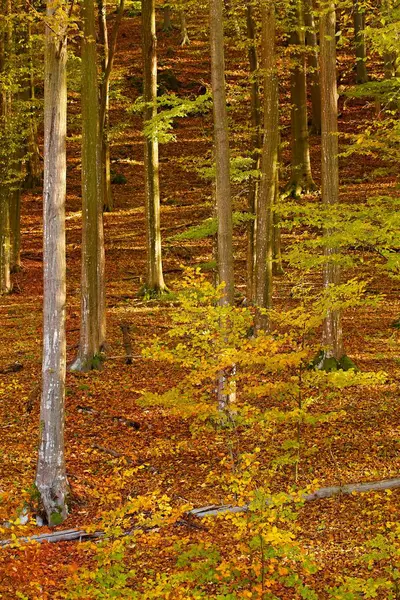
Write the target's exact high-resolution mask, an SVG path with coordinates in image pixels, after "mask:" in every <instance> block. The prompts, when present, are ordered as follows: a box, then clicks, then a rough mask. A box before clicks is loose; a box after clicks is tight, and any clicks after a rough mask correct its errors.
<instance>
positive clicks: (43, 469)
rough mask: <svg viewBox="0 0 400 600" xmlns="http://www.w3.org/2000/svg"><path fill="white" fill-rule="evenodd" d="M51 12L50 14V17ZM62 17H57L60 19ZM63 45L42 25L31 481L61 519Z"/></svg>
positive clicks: (54, 7)
mask: <svg viewBox="0 0 400 600" xmlns="http://www.w3.org/2000/svg"><path fill="white" fill-rule="evenodd" d="M61 11H62V7H60V3H59V2H58V1H56V0H49V1H48V3H47V15H48V16H50V17H53V20H52V23H54V25H55V26H57V25H58V21H57V18H56V17H57V16H58V15H60V16H62V14H61ZM54 17H55V18H54ZM61 21H62V19H61ZM66 60H67V45H66V39H65V37H64V33H63V31H60V32H59V35H55V34H54V33H53V31H51V30H50V29H49V28H48V27H46V37H45V91H44V105H45V111H44V188H43V227H44V231H43V235H44V243H43V267H44V292H43V363H42V386H43V387H42V399H41V407H40V446H39V458H38V465H37V473H36V486H37V488H38V491H39V493H40V497H41V502H42V505H43V509H44V513H45V515H46V518H47V522H48V524H49V525H50V526H53V525H58V524H59V523H61V522H62V521H63V520H64V519H65V518H66V516H67V514H68V506H67V496H68V481H67V476H66V471H65V458H64V398H65V366H66V357H65V353H66V344H65V295H66V285H65V269H66V265H65V195H66V152H65V140H66V129H67V83H66Z"/></svg>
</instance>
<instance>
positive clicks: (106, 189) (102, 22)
mask: <svg viewBox="0 0 400 600" xmlns="http://www.w3.org/2000/svg"><path fill="white" fill-rule="evenodd" d="M97 6H98V22H99V48H100V57H101V60H100V65H101V84H100V104H99V110H100V116H99V123H100V138H101V188H102V197H103V210H104V211H105V212H111V211H112V210H113V208H114V203H113V196H112V189H111V168H110V141H109V134H108V131H109V106H110V80H109V77H108V78H106V75H107V64H108V61H109V56H110V52H109V45H108V31H107V4H106V0H97ZM103 113H104V115H103Z"/></svg>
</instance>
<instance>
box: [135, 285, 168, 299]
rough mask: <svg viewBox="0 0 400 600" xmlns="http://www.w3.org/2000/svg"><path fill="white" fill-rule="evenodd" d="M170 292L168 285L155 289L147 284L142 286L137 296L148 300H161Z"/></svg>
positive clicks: (155, 287)
mask: <svg viewBox="0 0 400 600" xmlns="http://www.w3.org/2000/svg"><path fill="white" fill-rule="evenodd" d="M169 293H170V291H169V289H168V288H167V286H166V285H162V286H161V285H157V286H154V287H151V286H149V285H148V284H147V283H145V284H144V285H142V287H141V288H140V290H139V291H138V293H137V295H138V297H139V298H144V299H146V300H156V299H157V298H160V297H161V296H163V295H164V294H169Z"/></svg>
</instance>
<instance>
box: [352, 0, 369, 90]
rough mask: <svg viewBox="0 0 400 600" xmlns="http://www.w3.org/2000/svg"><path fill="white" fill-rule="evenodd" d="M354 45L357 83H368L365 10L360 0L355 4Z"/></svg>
mask: <svg viewBox="0 0 400 600" xmlns="http://www.w3.org/2000/svg"><path fill="white" fill-rule="evenodd" d="M353 23H354V44H355V47H356V81H357V83H367V81H368V73H367V65H366V60H367V51H366V47H365V33H364V30H365V9H364V10H363V9H362V8H361V6H360V1H359V0H354V2H353Z"/></svg>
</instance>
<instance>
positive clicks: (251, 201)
mask: <svg viewBox="0 0 400 600" xmlns="http://www.w3.org/2000/svg"><path fill="white" fill-rule="evenodd" d="M253 12H254V9H253V6H252V5H251V4H248V5H247V8H246V24H247V39H248V44H249V50H248V56H249V66H250V86H251V87H250V98H251V127H252V131H251V146H252V162H253V164H252V169H254V170H255V169H258V168H259V165H260V151H261V128H260V125H261V115H260V90H259V81H258V77H259V75H258V57H257V48H256V26H255V20H254V15H253ZM258 187H259V185H258V179H257V178H256V177H251V179H250V182H249V196H248V211H249V213H250V214H251V215H253V216H254V217H255V216H256V208H257V193H258ZM254 270H255V220H252V221H249V223H248V226H247V300H248V302H252V301H253V300H254Z"/></svg>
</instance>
